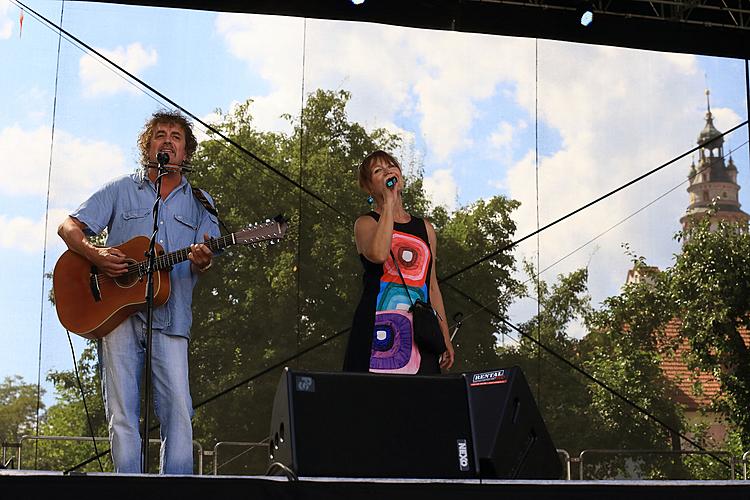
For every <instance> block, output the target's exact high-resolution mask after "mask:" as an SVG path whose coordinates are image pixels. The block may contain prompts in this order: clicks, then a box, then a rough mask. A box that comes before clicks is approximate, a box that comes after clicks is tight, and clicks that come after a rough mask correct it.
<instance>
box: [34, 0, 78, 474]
mask: <svg viewBox="0 0 750 500" xmlns="http://www.w3.org/2000/svg"><path fill="white" fill-rule="evenodd" d="M64 14H65V0H62V2H60V25H61V26H62V23H63V17H64ZM61 50H62V34H60V35H59V36H58V38H57V61H56V63H55V89H54V96H53V98H52V127H51V131H50V141H49V166H48V167H47V195H46V202H45V203H46V204H45V209H44V237H43V238H44V240H43V241H44V245H43V248H44V250H43V251H42V287H41V288H42V290H41V293H42V299H41V300H40V307H39V352H38V356H37V375H36V416H35V419H34V420H35V421H34V435H35V436H37V437H39V412H40V411H41V406H42V339H43V333H44V306H45V299H44V288H45V284H46V283H45V282H46V280H47V275H46V269H47V228H48V227H49V200H50V188H51V185H52V154H53V152H54V145H55V123H56V119H57V89H58V82H59V79H60V52H61ZM74 362H75V360H74ZM34 468H35V469H38V468H39V440H38V439H35V440H34Z"/></svg>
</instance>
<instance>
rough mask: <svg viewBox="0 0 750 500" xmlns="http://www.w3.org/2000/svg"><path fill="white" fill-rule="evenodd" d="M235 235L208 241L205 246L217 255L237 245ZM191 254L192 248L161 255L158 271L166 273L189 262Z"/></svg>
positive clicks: (158, 259)
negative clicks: (175, 266)
mask: <svg viewBox="0 0 750 500" xmlns="http://www.w3.org/2000/svg"><path fill="white" fill-rule="evenodd" d="M234 234H235V233H232V234H228V235H226V236H222V237H220V238H212V239H210V240H208V241H204V242H203V244H204V245H206V246H207V247H208V248H210V249H211V251H212V252H214V253H216V252H217V251H219V250H223V249H224V248H226V247H228V246H231V245H234V244H235V243H236V242H235V238H234ZM189 253H190V247H185V248H182V249H180V250H176V251H174V252H170V253H167V254H164V255H159V256H158V257H157V258H156V269H157V270H159V271H164V270H166V269H169V268H170V267H172V266H174V265H175V264H179V263H180V262H183V261H185V260H187V258H188V254H189Z"/></svg>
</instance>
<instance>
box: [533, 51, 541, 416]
mask: <svg viewBox="0 0 750 500" xmlns="http://www.w3.org/2000/svg"><path fill="white" fill-rule="evenodd" d="M534 192H535V194H536V230H537V233H536V293H537V295H539V296H540V297H539V298H541V293H542V289H541V287H540V284H541V278H540V277H539V268H540V267H541V265H542V264H541V252H540V245H541V242H540V236H539V39H538V38H537V39H535V42H534ZM541 305H542V303H541V301H540V300H538V301H537V302H536V316H537V318H539V321H537V332H536V336H537V339H538V340H539V342H540V343H541V342H542V320H541V317H542V311H541ZM536 371H537V373H536V400H537V404H541V403H540V401H541V400H542V350H541V349H537V358H536Z"/></svg>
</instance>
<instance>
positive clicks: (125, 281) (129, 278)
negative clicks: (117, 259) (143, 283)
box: [115, 259, 141, 288]
mask: <svg viewBox="0 0 750 500" xmlns="http://www.w3.org/2000/svg"><path fill="white" fill-rule="evenodd" d="M126 262H127V263H128V266H133V265H134V264H135V265H136V267H137V264H138V263H137V262H136V261H135V260H133V259H128V260H127V261H126ZM131 269H132V268H131ZM140 277H141V276H140V274H139V273H138V272H137V271H136V270H132V271H129V272H127V273H125V274H123V275H122V276H118V277H117V278H115V283H117V286H119V287H120V288H130V287H131V286H133V285H135V284H136V283H138V281H139V280H140Z"/></svg>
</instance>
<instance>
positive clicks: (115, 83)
mask: <svg viewBox="0 0 750 500" xmlns="http://www.w3.org/2000/svg"><path fill="white" fill-rule="evenodd" d="M97 50H99V52H101V53H102V54H103V55H104V56H106V57H108V58H109V59H111V60H112V61H114V62H115V63H117V64H118V65H119V66H121V67H123V68H124V69H126V70H128V71H129V72H130V73H133V74H134V75H139V74H140V73H142V72H143V70H145V69H147V68H150V67H151V66H154V65H155V64H156V62H157V61H158V59H159V57H158V55H157V52H156V49H153V48H152V49H145V48H144V47H143V46H142V45H141V44H140V43H138V42H136V43H131V44H130V45H128V46H127V47H122V46H120V47H116V48H114V49H113V50H107V49H97ZM78 68H79V76H80V78H81V82H82V84H83V94H84V95H85V96H87V97H98V96H110V95H113V94H116V93H118V92H130V93H133V94H137V93H139V92H140V91H139V90H138V89H137V88H135V87H133V85H131V84H130V82H129V81H128V80H127V79H126V78H124V77H123V76H122V75H120V73H119V72H118V71H117V70H115V69H114V68H111V67H110V66H109V65H107V64H106V63H104V62H102V61H101V60H99V59H98V58H96V57H95V56H91V55H88V54H86V55H84V56H82V57H81V59H80V61H79V63H78Z"/></svg>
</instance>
